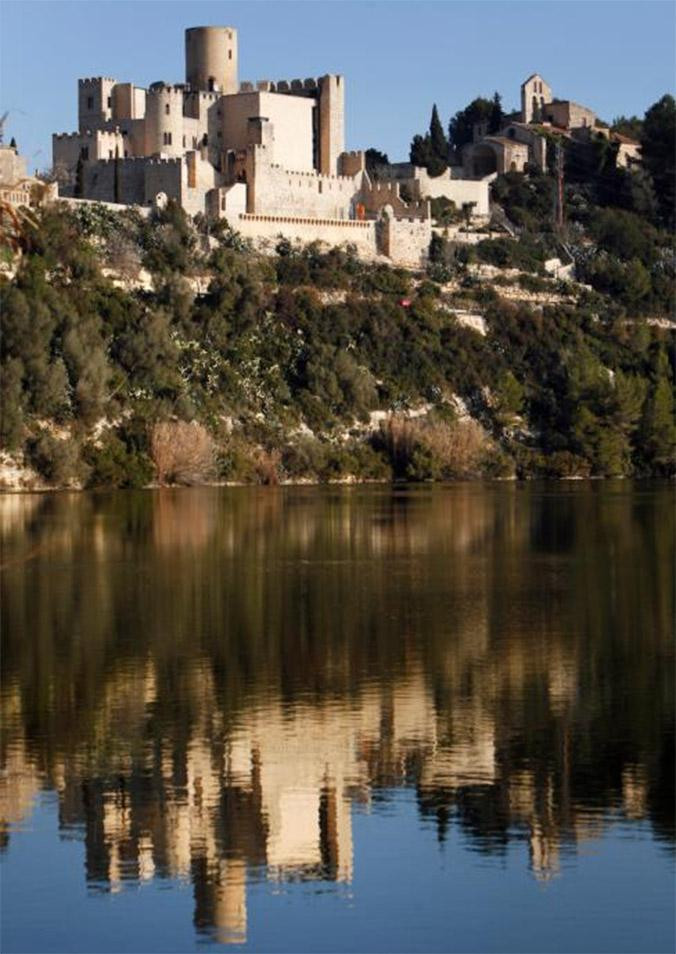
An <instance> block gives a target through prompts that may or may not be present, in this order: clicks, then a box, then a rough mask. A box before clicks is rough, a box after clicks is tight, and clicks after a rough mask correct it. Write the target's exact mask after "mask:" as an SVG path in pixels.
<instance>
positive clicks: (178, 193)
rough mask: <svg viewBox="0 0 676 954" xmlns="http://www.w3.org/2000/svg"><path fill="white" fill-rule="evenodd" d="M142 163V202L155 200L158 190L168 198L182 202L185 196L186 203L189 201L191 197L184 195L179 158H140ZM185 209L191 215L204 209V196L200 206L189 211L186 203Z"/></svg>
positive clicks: (149, 202)
mask: <svg viewBox="0 0 676 954" xmlns="http://www.w3.org/2000/svg"><path fill="white" fill-rule="evenodd" d="M141 162H142V165H143V201H144V204H146V205H148V204H152V203H154V201H155V198H156V196H157V195H158V194H159V193H160V192H164V194H165V195H166V196H167V198H169V199H176V200H177V201H179V202H182V201H183V199H184V198H185V199H186V200H187V204H189V203H190V200H191V197H189V196H186V195H185V190H184V189H183V168H184V165H185V164H184V163H183V162H182V160H180V159H153V160H148V159H146V160H145V161H144V160H141ZM185 208H186V211H187V212H190V214H191V215H194V214H195V212H200V211H201V212H203V211H204V198H203V197H202V201H201V204H200V207H199V208H197V209H195V211H194V212H193V211H191V210H190V209H189V208H188V207H187V205H186V206H185Z"/></svg>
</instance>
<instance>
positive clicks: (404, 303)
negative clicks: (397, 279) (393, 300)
mask: <svg viewBox="0 0 676 954" xmlns="http://www.w3.org/2000/svg"><path fill="white" fill-rule="evenodd" d="M399 304H400V305H401V307H402V308H410V307H411V304H412V302H411V299H410V298H401V299H400V300H399Z"/></svg>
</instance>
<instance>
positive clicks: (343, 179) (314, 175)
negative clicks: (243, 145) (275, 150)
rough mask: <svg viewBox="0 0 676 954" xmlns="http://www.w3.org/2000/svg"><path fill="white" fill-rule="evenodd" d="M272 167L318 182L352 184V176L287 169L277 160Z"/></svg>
mask: <svg viewBox="0 0 676 954" xmlns="http://www.w3.org/2000/svg"><path fill="white" fill-rule="evenodd" d="M253 148H254V149H265V148H266V147H265V146H254V147H253ZM270 168H271V169H278V170H279V171H280V172H283V173H284V174H285V175H287V176H293V177H296V176H297V177H299V178H303V179H316V180H317V181H318V182H338V183H340V184H341V185H342V184H343V183H347V182H349V183H350V184H352V182H353V179H352V176H330V175H324V173H322V172H317V170H316V169H287V168H286V166H283V165H281V164H280V163H277V162H271V163H270Z"/></svg>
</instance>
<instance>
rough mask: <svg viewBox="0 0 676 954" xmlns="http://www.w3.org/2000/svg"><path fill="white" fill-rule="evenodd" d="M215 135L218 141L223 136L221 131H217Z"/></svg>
mask: <svg viewBox="0 0 676 954" xmlns="http://www.w3.org/2000/svg"><path fill="white" fill-rule="evenodd" d="M216 135H217V136H218V138H219V139H220V138H221V136H222V135H223V133H222V132H221V130H220V129H219V130H217V132H216Z"/></svg>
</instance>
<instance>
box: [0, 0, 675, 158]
mask: <svg viewBox="0 0 676 954" xmlns="http://www.w3.org/2000/svg"><path fill="white" fill-rule="evenodd" d="M674 11H675V7H674V4H673V3H672V2H671V0H664V2H661V0H640V2H634V0H626V2H621V0H619V2H618V0H596V2H594V0H560V2H558V0H533V2H512V0H499V2H492V0H474V2H458V3H455V2H406V0H399V2H395V0H382V2H378V3H373V2H368V0H364V2H345V0H334V2H315V0H306V2H283V0H276V2H274V3H269V2H257V0H241V2H234V3H223V2H216V0H214V2H201V0H193V2H183V0H175V2H167V0H101V2H96V0H85V2H61V0H48V2H38V0H2V4H1V7H0V37H1V39H0V55H1V59H0V108H1V109H0V111H2V112H4V110H6V109H9V110H10V111H11V112H10V116H9V119H8V120H7V124H6V134H7V136H12V135H14V136H16V138H17V141H18V143H19V146H20V148H21V151H22V152H24V153H26V155H27V156H28V157H29V162H30V166H31V168H33V167H39V168H45V167H48V166H49V165H50V164H51V133H52V132H69V131H73V130H75V128H76V126H77V103H76V92H77V79H78V77H80V76H93V75H104V76H114V77H115V78H117V79H119V80H126V81H132V82H135V83H137V84H138V85H140V86H147V85H148V84H149V83H151V82H153V81H154V80H158V79H163V80H167V81H173V82H179V81H181V80H182V79H183V71H184V67H183V30H184V28H185V27H187V26H199V25H205V24H220V25H230V26H234V27H236V28H237V29H238V31H239V54H240V79H242V80H256V79H292V78H295V77H306V76H318V75H321V74H322V73H343V74H344V75H345V77H346V89H347V94H346V95H347V129H346V134H347V147H348V148H350V149H359V148H367V147H368V146H376V147H377V148H380V149H383V150H384V151H386V152H388V153H389V155H390V158H391V159H404V158H406V157H407V153H408V144H409V142H410V139H411V136H412V135H413V134H414V133H415V132H423V131H424V129H425V127H426V126H427V124H428V122H429V115H430V111H431V106H432V103H433V102H434V101H436V102H437V104H438V107H439V112H440V115H441V117H442V120H443V122H444V124H446V123H447V121H448V118H449V117H450V116H451V115H452V114H453V113H454V112H456V110H458V109H461V108H462V107H463V106H465V105H466V104H467V103H468V102H469V101H470V100H471V99H473V98H474V96H476V95H480V94H483V95H486V96H490V95H491V94H492V93H493V91H494V90H496V89H497V90H499V91H500V92H501V93H502V95H503V101H504V104H505V106H506V107H516V105H517V103H518V95H519V85H520V83H521V82H522V81H523V80H524V79H525V78H526V77H527V76H528V75H529V74H530V73H533V72H536V71H537V72H540V73H542V75H543V76H544V78H545V79H546V80H547V81H548V82H549V84H550V85H551V86H552V88H553V90H554V95H555V96H558V97H559V98H561V99H574V100H577V101H578V102H581V103H584V104H585V105H588V106H590V107H591V108H593V109H594V110H595V111H596V112H597V113H598V115H600V116H601V117H602V118H604V119H606V120H611V119H612V118H613V117H614V116H616V115H618V114H619V113H626V114H631V113H637V114H639V115H642V114H643V113H644V112H645V110H646V108H647V107H648V106H649V105H650V104H651V103H653V102H654V101H655V100H656V99H658V98H659V97H660V96H661V95H663V94H664V93H665V92H667V91H673V80H674V66H675V61H676V49H675V46H676V41H675V13H674Z"/></svg>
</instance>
